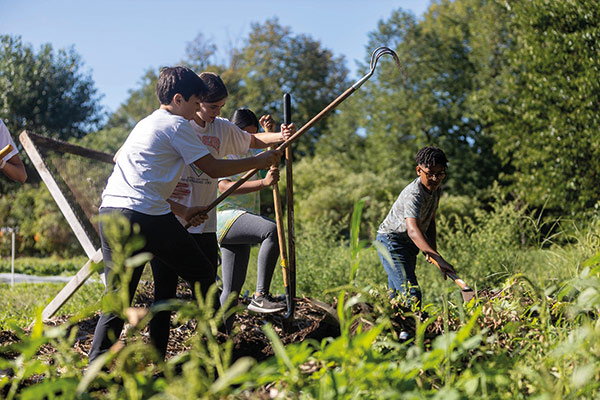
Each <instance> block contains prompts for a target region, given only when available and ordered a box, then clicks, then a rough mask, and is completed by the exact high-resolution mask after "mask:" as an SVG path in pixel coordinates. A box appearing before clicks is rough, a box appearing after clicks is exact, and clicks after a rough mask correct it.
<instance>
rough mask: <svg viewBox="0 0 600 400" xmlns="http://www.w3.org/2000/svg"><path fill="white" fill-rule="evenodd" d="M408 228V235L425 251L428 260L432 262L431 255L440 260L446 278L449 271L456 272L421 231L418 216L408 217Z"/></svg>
mask: <svg viewBox="0 0 600 400" xmlns="http://www.w3.org/2000/svg"><path fill="white" fill-rule="evenodd" d="M406 229H407V233H408V236H409V237H410V239H411V240H412V241H413V243H414V244H415V246H417V247H418V248H419V250H421V251H422V252H423V253H425V257H426V259H427V261H428V262H430V261H429V258H430V257H431V258H433V259H435V260H436V261H437V262H438V264H439V266H440V270H441V272H442V275H444V279H446V277H447V275H448V273H453V274H456V271H455V270H454V267H453V266H452V265H450V264H449V263H448V262H447V261H446V260H444V258H443V257H442V256H441V255H440V253H438V252H437V251H436V250H435V248H434V247H433V246H431V244H430V243H429V242H428V241H427V239H426V238H425V235H423V232H421V229H420V228H419V225H418V224H417V219H416V218H406Z"/></svg>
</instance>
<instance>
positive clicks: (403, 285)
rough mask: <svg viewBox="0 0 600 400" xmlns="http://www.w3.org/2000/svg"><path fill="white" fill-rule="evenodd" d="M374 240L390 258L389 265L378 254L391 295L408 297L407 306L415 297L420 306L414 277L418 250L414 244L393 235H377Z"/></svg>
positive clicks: (419, 294)
mask: <svg viewBox="0 0 600 400" xmlns="http://www.w3.org/2000/svg"><path fill="white" fill-rule="evenodd" d="M376 240H377V241H378V242H379V243H381V244H383V245H384V246H385V248H386V249H387V250H388V252H389V253H390V256H391V258H392V263H391V264H390V262H389V261H388V260H387V259H386V257H384V255H383V254H381V253H379V258H380V259H381V262H382V263H383V268H384V269H385V272H386V273H387V275H388V285H389V288H390V289H391V290H392V295H394V296H395V295H397V294H405V295H408V296H407V297H408V299H407V300H408V304H407V305H409V304H410V298H411V297H416V298H417V299H418V301H419V304H420V303H421V291H420V290H419V282H418V281H417V276H416V275H415V267H416V265H417V255H418V254H419V248H418V247H417V246H415V245H414V243H412V242H410V243H409V242H406V241H405V240H402V239H400V238H399V236H398V235H396V234H393V233H378V234H377V238H376Z"/></svg>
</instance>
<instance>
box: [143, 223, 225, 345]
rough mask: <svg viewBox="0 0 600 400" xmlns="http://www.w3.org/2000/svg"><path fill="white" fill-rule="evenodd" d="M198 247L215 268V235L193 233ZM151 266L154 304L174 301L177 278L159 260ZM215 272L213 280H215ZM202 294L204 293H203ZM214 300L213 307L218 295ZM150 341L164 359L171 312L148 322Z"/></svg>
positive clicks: (158, 315)
mask: <svg viewBox="0 0 600 400" xmlns="http://www.w3.org/2000/svg"><path fill="white" fill-rule="evenodd" d="M191 236H192V237H193V239H194V241H195V242H196V243H197V244H198V247H200V249H202V251H203V252H204V254H205V255H206V257H207V258H208V259H209V261H210V263H211V265H214V266H215V269H216V266H217V264H218V260H219V244H218V242H217V234H216V233H214V232H212V233H197V234H196V233H193V234H191ZM150 265H151V266H152V275H153V276H154V304H158V303H160V302H164V301H168V300H170V299H174V298H175V297H176V295H177V282H178V281H179V276H178V275H176V274H174V273H173V272H172V270H171V268H169V266H168V264H166V263H165V262H164V261H163V260H162V259H160V258H156V257H155V258H154V259H152V261H151V262H150ZM216 275H217V273H216V271H215V278H216ZM159 282H160V284H158V283H159ZM192 289H193V287H192ZM203 292H204V291H203ZM216 296H217V297H215V299H213V301H215V303H216V304H215V307H218V306H219V304H218V303H219V300H218V293H217V295H216ZM149 326H150V339H151V340H152V344H153V345H154V347H155V348H156V350H158V352H159V353H160V354H162V356H163V357H164V356H165V355H166V353H167V345H168V343H169V330H170V326H171V312H170V311H160V312H158V313H156V314H155V315H154V317H153V318H152V320H151V321H150V324H149Z"/></svg>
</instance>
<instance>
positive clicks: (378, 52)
mask: <svg viewBox="0 0 600 400" xmlns="http://www.w3.org/2000/svg"><path fill="white" fill-rule="evenodd" d="M384 55H390V56H392V58H393V59H394V62H395V63H396V65H397V66H398V68H400V59H399V58H398V55H397V54H396V52H395V51H394V50H392V49H390V48H389V47H378V48H376V49H375V50H374V51H373V53H372V54H371V63H370V65H369V72H368V73H367V74H366V75H365V76H363V77H362V78H360V79H359V80H358V81H356V82H355V83H354V84H353V85H352V86H350V87H349V88H348V89H347V90H346V91H345V92H344V93H342V94H341V95H339V96H338V98H337V99H335V100H334V101H332V102H331V103H330V104H329V105H328V106H327V107H325V108H324V109H323V110H321V112H319V113H318V114H317V115H315V116H314V117H313V118H312V119H311V120H310V121H308V122H307V123H306V124H305V125H304V126H303V127H302V128H300V129H299V130H298V131H297V132H296V133H295V134H293V135H292V136H290V137H289V138H288V139H287V140H286V141H285V142H283V143H281V144H280V145H279V146H278V147H277V150H285V149H286V148H287V147H289V146H291V144H292V143H293V142H294V141H296V140H297V139H298V138H299V137H300V136H302V135H303V134H305V133H306V132H307V131H308V130H309V129H310V128H312V127H313V125H315V124H316V123H317V122H319V121H320V120H321V119H322V118H323V117H325V116H326V115H327V114H329V113H330V112H331V111H333V109H335V108H336V107H337V106H338V105H340V103H341V102H343V101H344V100H346V99H347V98H348V97H349V96H350V95H351V94H352V93H354V92H355V91H356V90H357V89H358V88H360V87H361V86H362V85H363V84H364V83H365V82H366V81H367V80H369V78H371V76H373V73H374V72H375V67H377V61H378V60H379V59H380V58H381V57H382V56H384ZM256 171H258V168H255V169H252V170H250V171H248V172H246V173H245V174H244V175H243V176H242V177H241V178H240V180H238V181H237V182H236V183H234V184H233V185H231V186H230V187H229V189H227V190H226V191H224V192H223V193H221V195H220V196H219V197H217V198H216V199H215V201H213V202H212V203H210V204H209V205H208V206H207V207H206V209H205V210H203V211H202V213H203V214H205V213H207V212H208V211H210V210H212V209H213V208H215V207H216V206H217V205H218V204H219V203H220V202H222V201H223V200H225V198H226V197H227V196H229V195H230V194H231V193H233V192H234V191H235V190H236V189H237V188H239V187H240V186H241V185H242V184H243V183H244V182H246V181H247V180H248V179H250V178H251V177H252V176H253V175H254V174H255V173H256ZM189 227H190V224H189V223H188V224H186V229H187V228H189Z"/></svg>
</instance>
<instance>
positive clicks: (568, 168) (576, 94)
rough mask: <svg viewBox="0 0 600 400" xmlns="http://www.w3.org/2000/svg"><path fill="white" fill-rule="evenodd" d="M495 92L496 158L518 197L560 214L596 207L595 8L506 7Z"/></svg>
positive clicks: (599, 83)
mask: <svg viewBox="0 0 600 400" xmlns="http://www.w3.org/2000/svg"><path fill="white" fill-rule="evenodd" d="M509 4H510V6H509V5H508V4H507V6H506V7H507V8H508V9H509V10H510V12H511V14H512V20H511V26H510V30H511V32H513V42H512V47H511V50H510V52H509V54H508V60H509V64H510V65H509V67H508V68H507V69H506V70H505V72H504V76H503V82H504V83H505V85H504V88H503V90H501V91H497V92H496V94H495V96H494V98H493V99H492V100H493V102H492V104H491V105H490V106H491V108H492V112H491V113H490V116H491V118H493V119H494V120H493V122H494V126H493V132H494V134H495V138H496V140H497V144H496V151H497V153H498V154H499V155H500V157H501V158H502V161H503V162H504V163H505V164H506V165H507V166H509V167H512V168H513V169H514V171H513V173H511V174H506V175H504V176H503V179H504V180H505V181H506V182H507V183H508V184H510V189H511V190H512V191H513V193H515V194H516V195H517V196H518V197H520V198H522V199H525V200H526V201H527V203H529V204H531V205H534V206H545V207H546V208H549V209H555V210H557V211H558V212H560V213H563V212H565V211H566V212H569V213H572V214H581V213H583V214H587V213H590V212H595V213H597V210H598V207H599V206H600V202H599V200H598V199H599V198H600V189H598V182H599V180H600V163H598V159H599V157H600V145H599V141H598V132H599V131H600V103H599V101H598V100H599V99H600V57H598V54H599V53H598V51H599V50H598V48H599V44H600V8H599V7H598V4H597V3H595V2H589V1H585V0H568V1H557V2H551V1H543V0H532V1H514V2H511V3H509Z"/></svg>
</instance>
